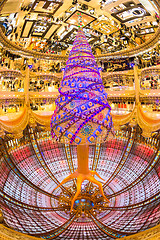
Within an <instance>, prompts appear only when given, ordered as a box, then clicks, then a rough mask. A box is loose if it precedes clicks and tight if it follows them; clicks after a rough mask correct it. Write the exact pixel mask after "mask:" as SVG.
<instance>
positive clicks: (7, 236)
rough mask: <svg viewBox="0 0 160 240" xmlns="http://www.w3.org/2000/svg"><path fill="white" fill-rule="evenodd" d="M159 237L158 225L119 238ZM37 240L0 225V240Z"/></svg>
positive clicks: (153, 239) (156, 239)
mask: <svg viewBox="0 0 160 240" xmlns="http://www.w3.org/2000/svg"><path fill="white" fill-rule="evenodd" d="M159 236H160V224H159V225H157V226H155V227H153V228H151V229H147V230H145V231H143V232H139V233H136V234H134V235H130V236H127V237H123V238H121V240H159V239H160V238H159ZM22 239H23V240H38V239H39V238H36V237H32V236H29V235H26V234H23V233H19V232H16V231H15V230H12V229H10V228H7V227H5V226H4V225H3V224H0V240H22Z"/></svg>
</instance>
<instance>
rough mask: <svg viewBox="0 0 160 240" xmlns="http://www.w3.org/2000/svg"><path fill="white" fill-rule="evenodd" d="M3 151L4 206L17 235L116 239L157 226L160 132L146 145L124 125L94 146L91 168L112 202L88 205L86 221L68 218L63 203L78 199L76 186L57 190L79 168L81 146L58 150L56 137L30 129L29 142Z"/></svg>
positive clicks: (0, 184) (4, 142) (0, 189)
mask: <svg viewBox="0 0 160 240" xmlns="http://www.w3.org/2000/svg"><path fill="white" fill-rule="evenodd" d="M0 147H1V165H0V168H1V170H0V206H1V209H2V211H3V216H4V221H5V224H6V225H7V226H9V227H11V228H13V229H15V230H17V231H20V232H23V233H27V234H30V235H34V236H37V237H42V238H44V239H53V238H55V239H115V238H121V237H123V236H127V235H130V234H133V233H136V232H139V231H143V230H145V229H148V228H150V227H153V226H155V225H156V224H157V223H158V221H159V217H160V204H159V197H160V174H159V172H160V161H159V156H160V148H159V135H158V133H157V134H155V135H154V136H153V137H152V138H150V139H149V138H148V139H147V138H144V137H142V136H141V134H140V129H139V128H138V127H134V128H130V127H127V126H126V127H125V128H124V129H122V130H119V131H116V134H115V137H114V138H113V139H108V140H107V142H106V143H102V144H97V145H90V147H89V168H90V169H91V170H96V171H97V172H98V173H99V175H101V176H102V177H103V178H104V179H105V184H104V185H103V189H104V193H105V195H106V196H107V197H108V198H109V200H110V203H109V205H108V206H105V205H103V204H102V205H101V207H100V208H97V209H94V210H93V211H92V209H91V204H92V203H90V202H89V201H88V202H87V203H86V205H87V207H88V209H89V212H88V214H83V213H82V215H81V216H79V215H77V214H76V211H74V212H73V213H72V214H70V210H69V208H67V206H66V204H65V201H64V199H65V198H64V196H67V198H68V199H70V198H72V196H73V195H74V192H75V189H76V181H75V182H74V181H70V182H68V183H66V184H64V185H63V186H62V187H61V188H58V189H57V190H56V191H53V189H54V188H55V187H56V186H57V184H59V182H61V181H62V180H63V179H64V178H65V177H66V176H68V175H69V174H70V173H72V172H73V171H74V170H75V169H76V168H77V150H76V146H74V145H73V146H69V145H68V144H58V143H55V142H54V140H53V139H52V138H51V134H50V131H45V130H43V129H42V128H41V127H36V128H35V129H33V128H31V127H28V128H27V129H26V130H25V132H24V137H23V138H21V139H11V138H10V137H9V136H8V137H5V138H4V139H1V142H0ZM87 184H88V182H87V181H85V182H84V184H83V186H82V192H83V191H84V190H85V188H86V186H87ZM90 187H91V190H92V191H95V192H97V191H98V190H97V188H96V185H94V184H93V185H92V186H90ZM97 194H98V196H99V198H101V196H100V195H99V193H97ZM99 203H100V201H99ZM92 205H93V204H92ZM90 209H91V210H90Z"/></svg>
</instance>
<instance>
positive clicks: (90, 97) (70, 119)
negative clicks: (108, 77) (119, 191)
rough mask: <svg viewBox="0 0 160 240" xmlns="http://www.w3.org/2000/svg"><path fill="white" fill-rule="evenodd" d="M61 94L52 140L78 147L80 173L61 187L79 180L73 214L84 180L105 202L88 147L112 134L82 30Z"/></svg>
mask: <svg viewBox="0 0 160 240" xmlns="http://www.w3.org/2000/svg"><path fill="white" fill-rule="evenodd" d="M59 93H60V96H59V97H58V98H57V99H56V101H55V103H56V110H55V112H54V114H53V116H52V119H51V134H52V137H53V138H55V139H56V140H57V141H58V142H62V143H70V144H76V145H78V146H77V156H78V158H77V159H78V169H77V170H76V172H75V173H73V174H72V175H70V176H68V177H67V178H66V179H64V180H63V181H62V183H61V184H63V183H65V182H67V181H69V180H71V179H73V178H77V193H76V194H75V196H74V198H73V199H72V204H71V210H72V208H73V204H74V201H75V199H76V198H77V197H78V195H79V193H80V192H81V184H82V182H83V181H84V180H85V179H87V180H89V181H91V182H93V183H95V184H97V185H98V186H99V188H100V192H101V194H102V195H103V196H104V198H106V197H105V195H104V193H103V188H102V184H101V183H100V182H99V181H97V180H96V179H95V178H94V177H93V175H94V174H96V175H97V176H98V177H100V176H99V175H98V174H97V173H96V172H93V171H91V170H89V168H88V145H89V144H95V143H97V142H98V143H100V142H104V141H105V140H106V139H107V136H108V134H109V132H110V131H111V130H112V118H111V115H110V111H111V107H110V106H109V104H108V102H107V94H106V92H105V90H104V87H103V84H102V79H101V76H100V72H99V68H98V65H97V63H96V61H95V58H94V56H93V54H92V50H91V47H90V46H89V44H88V42H87V39H86V37H85V35H84V33H83V31H82V30H79V31H78V34H77V36H76V39H75V41H74V43H73V48H72V50H71V52H70V54H69V58H68V61H67V62H66V67H65V69H64V75H63V80H62V82H61V86H60V88H59ZM82 151H83V154H82ZM57 187H59V186H57ZM106 200H107V199H106Z"/></svg>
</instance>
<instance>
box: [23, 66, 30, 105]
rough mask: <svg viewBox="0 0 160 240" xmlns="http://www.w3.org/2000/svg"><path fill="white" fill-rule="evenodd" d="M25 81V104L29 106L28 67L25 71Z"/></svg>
mask: <svg viewBox="0 0 160 240" xmlns="http://www.w3.org/2000/svg"><path fill="white" fill-rule="evenodd" d="M25 74H26V75H25V79H24V95H25V104H26V105H27V106H28V105H29V67H28V64H27V65H26V71H25Z"/></svg>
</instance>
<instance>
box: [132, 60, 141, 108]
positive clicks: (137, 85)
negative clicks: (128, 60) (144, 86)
mask: <svg viewBox="0 0 160 240" xmlns="http://www.w3.org/2000/svg"><path fill="white" fill-rule="evenodd" d="M133 70H134V81H135V93H136V105H138V103H139V92H140V81H139V77H138V65H137V64H135V65H134V67H133Z"/></svg>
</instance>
